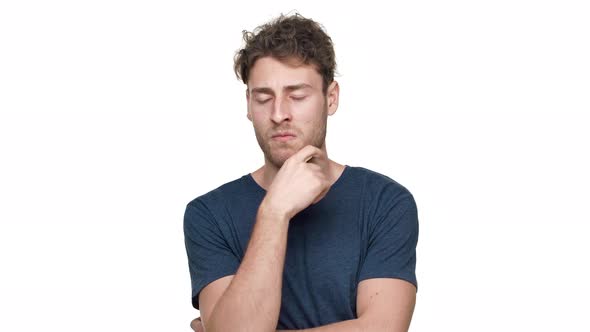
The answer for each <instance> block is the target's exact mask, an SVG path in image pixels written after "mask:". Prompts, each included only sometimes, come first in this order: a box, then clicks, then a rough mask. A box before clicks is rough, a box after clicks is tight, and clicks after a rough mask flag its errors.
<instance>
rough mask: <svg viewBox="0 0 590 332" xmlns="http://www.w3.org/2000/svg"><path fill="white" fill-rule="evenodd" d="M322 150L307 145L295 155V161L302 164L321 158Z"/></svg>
mask: <svg viewBox="0 0 590 332" xmlns="http://www.w3.org/2000/svg"><path fill="white" fill-rule="evenodd" d="M321 153H322V150H320V149H318V148H316V147H315V146H313V145H306V146H304V147H303V148H302V149H301V150H299V151H297V153H296V154H295V159H296V160H298V161H300V162H304V163H306V162H308V161H309V160H310V159H312V158H314V157H321Z"/></svg>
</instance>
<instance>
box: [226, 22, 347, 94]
mask: <svg viewBox="0 0 590 332" xmlns="http://www.w3.org/2000/svg"><path fill="white" fill-rule="evenodd" d="M242 35H243V38H244V41H245V43H246V45H245V46H244V48H242V49H240V50H239V51H237V52H236V54H235V56H234V72H235V74H236V76H237V78H238V79H241V80H242V81H243V82H244V84H248V78H249V74H250V69H252V66H254V63H255V62H256V60H258V59H259V58H261V57H264V56H272V57H274V58H276V59H278V60H280V61H288V60H291V59H292V58H294V59H298V60H299V61H301V63H304V64H312V65H314V67H315V69H316V70H317V72H318V73H319V74H320V75H321V76H322V80H323V81H322V92H323V94H324V95H326V92H327V90H328V85H329V84H330V83H332V81H334V72H335V71H336V56H335V54H334V46H333V43H332V39H331V38H330V37H329V36H328V35H327V34H326V32H325V31H324V28H323V26H321V25H320V24H319V23H317V22H315V21H313V20H312V19H308V18H305V17H303V16H301V14H299V13H295V15H291V16H284V15H283V14H281V15H280V16H279V17H277V18H276V19H274V20H272V21H270V22H268V23H266V24H264V25H261V26H259V27H257V28H256V29H254V32H248V31H246V30H244V31H242Z"/></svg>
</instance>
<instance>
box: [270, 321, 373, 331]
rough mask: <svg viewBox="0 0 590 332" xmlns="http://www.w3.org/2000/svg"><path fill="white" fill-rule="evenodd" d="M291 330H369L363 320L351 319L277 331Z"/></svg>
mask: <svg viewBox="0 0 590 332" xmlns="http://www.w3.org/2000/svg"><path fill="white" fill-rule="evenodd" d="M291 331H304V332H361V331H367V329H365V328H364V325H363V321H362V320H360V319H358V318H357V319H350V320H345V321H342V322H337V323H332V324H328V325H323V326H318V327H314V328H311V329H304V330H277V332H291Z"/></svg>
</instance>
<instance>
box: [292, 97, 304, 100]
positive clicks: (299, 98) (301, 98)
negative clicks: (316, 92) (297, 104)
mask: <svg viewBox="0 0 590 332" xmlns="http://www.w3.org/2000/svg"><path fill="white" fill-rule="evenodd" d="M305 97H307V96H301V97H298V96H291V99H293V100H303V99H305Z"/></svg>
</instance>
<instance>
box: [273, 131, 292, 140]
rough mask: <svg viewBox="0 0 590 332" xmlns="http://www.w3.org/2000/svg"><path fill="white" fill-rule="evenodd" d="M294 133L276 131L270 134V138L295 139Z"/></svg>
mask: <svg viewBox="0 0 590 332" xmlns="http://www.w3.org/2000/svg"><path fill="white" fill-rule="evenodd" d="M295 137H296V136H295V134H292V133H287V132H285V133H278V134H275V135H273V136H272V139H274V140H277V141H289V140H292V139H295Z"/></svg>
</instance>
